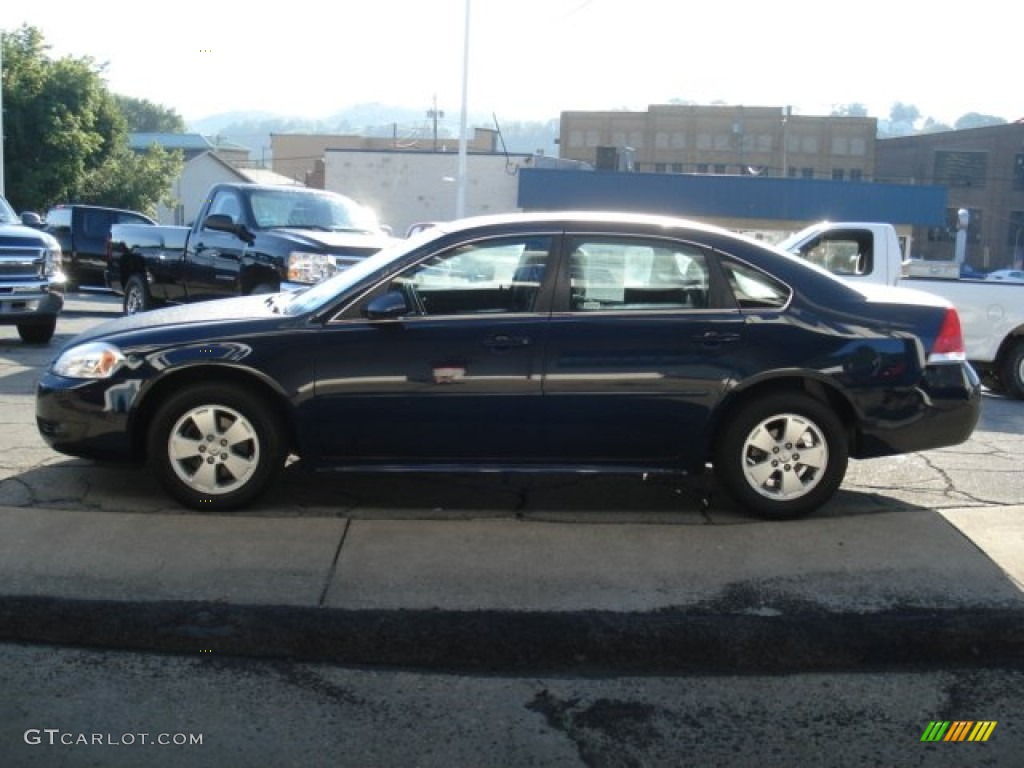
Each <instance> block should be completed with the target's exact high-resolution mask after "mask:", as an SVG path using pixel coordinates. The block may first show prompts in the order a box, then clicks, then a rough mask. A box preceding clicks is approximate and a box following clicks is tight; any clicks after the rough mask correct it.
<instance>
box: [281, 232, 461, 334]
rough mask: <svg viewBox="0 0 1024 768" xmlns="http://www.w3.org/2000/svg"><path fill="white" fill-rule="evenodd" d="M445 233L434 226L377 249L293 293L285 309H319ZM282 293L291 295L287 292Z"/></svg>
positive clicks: (297, 311)
mask: <svg viewBox="0 0 1024 768" xmlns="http://www.w3.org/2000/svg"><path fill="white" fill-rule="evenodd" d="M444 234H446V232H445V230H444V229H443V228H442V227H432V228H431V229H428V230H425V231H423V232H420V233H419V234H417V235H414V236H413V237H410V238H408V239H407V240H399V241H398V242H397V243H396V244H395V245H392V246H390V247H388V248H384V249H383V250H381V251H377V253H375V254H373V255H372V256H368V257H367V258H365V259H363V260H362V261H358V262H356V263H355V264H353V265H352V266H351V267H349V268H348V269H346V270H344V271H342V272H338V273H337V274H335V275H334V276H333V277H330V278H328V279H327V280H324V281H323V282H321V283H317V284H316V285H314V286H312V287H311V288H307V289H305V290H303V291H299V292H298V293H294V294H291V297H292V298H291V299H290V300H288V302H287V304H285V305H284V306H283V309H282V311H283V312H284V313H285V314H286V315H301V314H304V313H306V312H313V311H315V310H317V309H320V307H322V306H324V305H325V304H326V303H327V302H329V301H331V299H333V298H334V297H335V296H339V295H341V294H342V293H344V292H345V291H347V290H348V289H349V288H351V287H353V286H354V285H357V284H358V283H360V282H362V281H363V280H364V279H366V278H367V277H370V276H371V275H373V274H374V273H375V272H377V271H378V270H382V269H384V268H385V267H386V266H387V265H388V264H390V263H391V262H393V261H396V260H397V259H400V258H401V257H402V256H404V255H405V254H407V253H410V252H411V251H413V250H415V249H416V248H419V247H420V246H421V245H424V244H425V243H429V242H430V241H431V240H435V239H437V238H439V237H441V236H442V235H444ZM283 295H284V296H288V294H283ZM282 303H283V302H278V305H279V306H280V305H281V304H282Z"/></svg>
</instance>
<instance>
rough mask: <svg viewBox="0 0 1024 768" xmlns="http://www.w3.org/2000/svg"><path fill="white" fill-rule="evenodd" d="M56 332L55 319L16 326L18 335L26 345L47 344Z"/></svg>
mask: <svg viewBox="0 0 1024 768" xmlns="http://www.w3.org/2000/svg"><path fill="white" fill-rule="evenodd" d="M55 330H57V318H56V317H54V318H52V319H50V320H48V321H46V322H45V323H23V324H22V325H19V326H18V335H19V336H21V340H22V341H24V342H25V343H26V344H48V343H49V342H50V339H52V338H53V332H54V331H55Z"/></svg>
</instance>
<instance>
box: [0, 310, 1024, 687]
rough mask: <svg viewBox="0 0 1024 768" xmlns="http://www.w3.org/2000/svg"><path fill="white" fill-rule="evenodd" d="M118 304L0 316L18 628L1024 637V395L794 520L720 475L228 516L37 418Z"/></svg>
mask: <svg viewBox="0 0 1024 768" xmlns="http://www.w3.org/2000/svg"><path fill="white" fill-rule="evenodd" d="M119 311H120V303H119V300H118V299H117V298H116V297H113V296H109V295H106V294H101V293H89V294H76V295H73V296H72V297H70V299H69V301H68V304H67V307H66V312H65V314H64V315H63V316H62V318H61V320H60V322H59V323H58V328H57V336H56V337H55V339H54V341H53V343H52V344H51V345H50V346H48V347H30V346H25V345H22V344H21V343H20V342H19V340H18V338H17V334H16V332H15V331H14V329H13V328H10V329H0V420H2V423H3V426H4V430H5V433H6V439H5V441H4V448H3V459H2V461H0V574H2V577H3V578H2V579H0V583H4V584H6V585H7V588H6V589H5V590H4V592H5V593H6V594H5V595H4V596H0V618H3V619H4V620H3V621H2V622H0V626H3V627H5V629H3V630H0V632H3V633H4V634H3V636H2V637H0V639H14V640H41V641H57V642H83V643H87V644H89V643H91V644H96V645H104V646H117V645H118V644H128V645H129V646H131V647H137V648H139V647H141V648H156V649H164V650H183V649H189V647H190V644H191V645H192V646H194V645H195V644H196V642H202V641H204V640H206V641H208V640H210V639H211V638H213V639H216V641H217V642H218V643H219V644H220V645H221V647H222V649H223V650H224V651H225V652H234V653H239V654H251V655H277V656H280V655H287V656H292V657H299V658H310V659H326V660H332V661H357V662H360V663H394V664H412V665H423V666H451V665H459V664H469V665H471V666H491V667H493V666H496V665H502V666H505V665H509V664H511V665H516V666H519V667H524V666H525V667H531V666H541V667H543V666H550V665H564V664H568V665H573V664H577V665H582V666H586V665H595V666H602V667H608V666H612V667H619V666H626V667H629V668H633V669H637V668H644V667H645V665H654V666H659V665H660V666H661V667H665V668H680V667H685V666H686V665H688V664H701V665H703V666H704V668H707V666H718V667H720V668H728V669H736V668H739V667H751V668H758V669H765V668H766V665H767V668H768V669H787V668H797V667H799V668H826V667H833V666H840V667H841V666H856V665H858V664H862V663H890V662H892V663H910V662H914V661H921V660H928V659H932V660H935V661H941V662H956V663H961V662H977V661H979V660H980V661H984V660H986V659H987V660H1002V661H1005V660H1006V659H1007V658H1018V657H1019V656H1020V655H1021V654H1022V649H1024V630H1022V629H1020V627H1022V626H1024V622H1021V621H1020V618H1021V617H1022V615H1024V592H1022V589H1024V525H1022V523H1021V520H1022V512H1024V473H1021V472H1020V471H1019V464H1020V456H1021V453H1022V448H1024V403H1020V402H1015V401H1008V400H1005V399H1002V398H999V397H995V396H986V398H985V403H984V411H983V415H982V421H981V424H980V426H979V428H978V430H977V431H976V432H975V434H974V436H973V437H972V438H971V440H969V441H968V442H967V443H965V444H963V445H961V446H957V447H955V448H949V449H943V450H939V451H932V452H928V453H925V454H913V455H908V456H902V457H896V458H889V459H884V460H872V461H863V462H852V463H851V468H850V472H849V474H848V476H847V480H846V482H845V484H844V485H843V488H842V490H841V491H840V493H839V494H837V496H836V498H835V499H833V500H832V501H831V502H830V503H829V504H828V505H827V506H826V507H825V508H824V509H822V510H820V511H819V512H818V513H817V514H815V515H813V516H812V517H810V518H808V519H805V520H800V521H794V522H791V523H766V522H763V521H760V520H757V519H755V518H753V517H750V516H748V515H746V514H744V512H743V511H742V510H739V509H736V508H735V507H734V506H732V505H731V503H730V502H728V501H727V500H726V499H725V497H724V495H723V494H720V493H717V492H716V491H715V489H714V487H713V485H709V484H708V482H707V481H705V479H704V478H694V479H692V480H691V481H688V482H685V483H679V482H676V481H672V480H667V479H664V478H659V479H651V478H642V477H590V476H584V477H576V476H550V475H538V476H531V475H526V476H520V475H515V476H505V475H483V476H476V475H422V476H410V477H406V476H403V477H402V478H401V479H400V480H396V478H395V477H394V476H387V475H384V476H377V475H358V474H357V475H340V476H339V475H310V474H307V473H305V472H303V471H302V470H301V467H292V468H290V469H289V470H287V471H286V473H285V476H284V481H283V482H282V483H280V484H279V485H278V486H277V487H276V488H275V489H274V490H273V491H272V492H271V493H270V494H268V495H267V497H265V498H264V499H263V500H262V501H261V503H260V504H259V505H257V506H256V507H255V508H253V509H250V510H246V511H244V512H239V513H235V514H232V515H222V516H209V515H202V514H200V513H195V512H192V511H188V510H184V509H182V508H180V507H178V506H177V505H176V504H175V503H174V502H173V501H171V500H170V499H169V498H168V497H166V496H165V495H164V494H163V493H162V491H161V490H160V489H159V488H158V487H157V484H156V482H155V481H154V480H153V479H152V478H151V476H150V475H149V474H148V473H147V472H146V471H145V470H144V469H139V468H134V467H121V466H106V465H97V464H94V463H92V462H88V461H84V460H77V459H71V458H69V457H66V456H62V455H60V454H57V453H54V452H53V451H51V450H50V449H49V448H48V447H47V446H46V445H45V443H44V442H43V441H42V439H41V438H40V437H39V436H38V434H37V433H36V428H35V424H34V412H33V387H34V382H35V379H36V377H37V375H38V371H39V370H40V368H41V367H42V366H44V365H45V364H46V363H47V362H48V361H49V360H50V359H51V358H52V357H53V356H54V355H55V354H56V351H57V349H58V348H59V347H60V346H61V345H62V344H64V343H65V342H66V341H68V340H70V339H71V338H72V337H73V336H74V335H75V334H77V333H79V332H81V331H83V330H85V329H87V328H89V327H91V326H92V325H94V324H96V323H98V322H102V321H103V320H104V319H109V318H113V317H116V316H117V315H118V314H119ZM126 607H130V608H131V610H130V611H129V610H125V609H126ZM58 615H59V616H60V617H61V620H60V621H57V620H56V617H57V616H58ZM901 639H902V642H900V640H901ZM780 648H781V649H784V650H782V651H780V650H779V649H780Z"/></svg>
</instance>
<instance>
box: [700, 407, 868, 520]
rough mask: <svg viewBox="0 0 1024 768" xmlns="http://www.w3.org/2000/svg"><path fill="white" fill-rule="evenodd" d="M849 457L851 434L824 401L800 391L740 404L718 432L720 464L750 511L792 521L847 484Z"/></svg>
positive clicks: (724, 479) (718, 469) (723, 477)
mask: <svg viewBox="0 0 1024 768" xmlns="http://www.w3.org/2000/svg"><path fill="white" fill-rule="evenodd" d="M787 438H788V439H787ZM848 461H849V448H848V446H847V440H846V432H845V430H844V429H843V425H842V422H841V421H840V420H839V418H838V416H836V414H835V413H834V412H833V411H832V410H831V409H830V408H829V407H828V406H827V405H824V404H823V403H821V402H819V401H818V400H815V399H814V398H812V397H809V396H807V395H804V394H801V393H798V392H794V393H792V394H789V393H778V394H774V395H768V396H767V397H764V398H761V399H757V400H751V401H750V402H748V403H746V404H744V405H742V406H740V408H739V410H737V411H736V413H735V414H733V416H732V418H731V419H730V420H729V422H728V423H727V424H725V425H724V427H723V428H722V431H721V432H720V434H719V436H718V440H717V441H716V446H715V456H714V467H715V473H716V474H717V476H718V479H719V481H720V482H721V483H722V485H723V486H724V487H725V489H726V491H727V492H728V493H729V494H730V495H731V496H732V497H733V498H734V499H735V500H736V501H737V502H738V503H739V504H740V505H741V506H742V507H743V508H744V509H747V510H749V511H751V512H754V513H755V514H757V515H759V516H761V517H764V518H768V519H771V520H786V519H791V518H794V517H799V516H801V515H806V514H808V513H809V512H812V511H813V510H815V509H817V508H818V507H820V506H821V505H822V504H824V503H825V502H826V501H828V500H829V499H830V498H831V497H832V496H833V494H835V492H836V490H838V488H839V486H840V484H841V483H842V482H843V477H844V476H845V475H846V466H847V463H848Z"/></svg>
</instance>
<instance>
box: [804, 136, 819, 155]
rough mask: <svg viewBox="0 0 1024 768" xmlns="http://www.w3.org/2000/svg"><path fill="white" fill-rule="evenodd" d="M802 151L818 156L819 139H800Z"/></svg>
mask: <svg viewBox="0 0 1024 768" xmlns="http://www.w3.org/2000/svg"><path fill="white" fill-rule="evenodd" d="M800 151H801V152H803V153H804V154H808V155H816V154H818V137H817V136H804V137H803V138H802V139H800Z"/></svg>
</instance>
